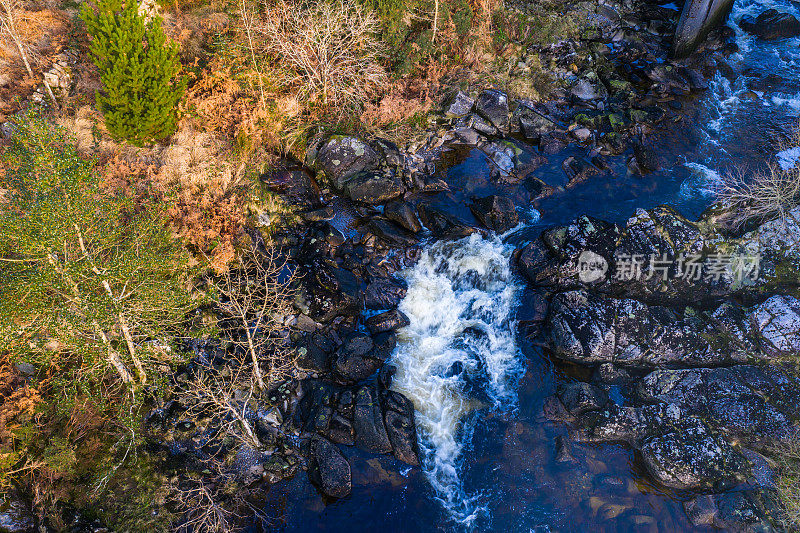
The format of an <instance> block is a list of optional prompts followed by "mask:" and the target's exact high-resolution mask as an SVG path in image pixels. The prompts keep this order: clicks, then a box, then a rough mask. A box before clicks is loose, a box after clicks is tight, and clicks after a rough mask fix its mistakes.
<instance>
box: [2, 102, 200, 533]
mask: <svg viewBox="0 0 800 533" xmlns="http://www.w3.org/2000/svg"><path fill="white" fill-rule="evenodd" d="M14 126H15V134H14V136H13V139H12V141H11V143H10V145H9V146H8V147H7V148H6V149H5V151H4V152H3V155H2V163H3V165H4V167H5V172H4V173H3V174H2V175H0V189H2V190H4V191H5V195H4V198H3V206H2V207H3V209H2V210H0V276H2V278H3V286H2V291H0V343H1V344H0V346H2V350H3V352H2V353H0V389H5V392H4V402H3V403H2V404H0V418H1V419H2V420H3V421H4V422H5V424H3V426H4V427H3V428H2V429H0V486H2V485H6V484H8V483H11V482H16V483H22V484H23V485H26V486H28V487H29V488H31V487H33V488H34V489H35V490H37V491H41V498H43V499H44V500H45V501H50V500H52V501H55V500H58V501H68V502H81V501H83V502H84V503H85V501H86V500H87V499H88V498H90V495H89V494H87V491H86V490H85V486H84V487H83V488H82V485H86V484H88V486H90V487H92V489H93V491H92V492H91V496H94V497H99V496H100V495H102V494H103V490H104V487H106V486H107V484H108V482H109V480H110V479H112V478H113V477H114V472H115V471H116V469H117V468H118V467H119V466H121V465H122V464H124V463H126V462H127V461H129V460H130V459H131V458H132V457H133V456H134V455H135V452H132V450H136V448H137V447H138V446H139V444H140V440H141V437H140V435H139V433H140V432H139V431H138V428H139V426H140V420H141V410H142V406H143V403H144V402H145V400H146V397H147V396H148V394H153V393H155V392H157V390H158V387H159V386H160V385H161V381H162V380H163V379H164V377H165V376H166V375H168V373H169V369H170V367H171V366H173V365H175V364H176V363H178V362H179V358H178V357H177V356H176V355H174V351H173V350H172V349H171V347H170V346H169V339H171V338H173V337H174V335H175V334H176V333H177V332H178V331H179V328H180V329H185V326H184V324H183V323H184V316H185V314H186V312H187V311H188V309H189V308H190V307H191V305H192V302H191V300H190V296H189V292H188V291H187V286H186V285H187V279H186V276H185V275H183V274H184V273H185V272H186V257H185V253H184V251H183V248H182V246H180V244H179V243H177V242H176V241H174V240H173V238H172V236H171V235H170V233H169V231H168V230H167V229H166V227H165V217H164V213H163V210H162V207H161V205H160V204H159V202H157V201H156V200H155V199H154V198H150V197H147V196H144V197H139V198H131V197H129V196H127V195H122V194H115V193H112V192H108V191H106V190H104V187H103V186H102V184H101V182H100V180H99V179H98V176H97V173H96V172H95V168H94V163H93V162H92V161H90V160H87V159H85V158H83V157H81V156H80V155H79V154H78V153H77V151H76V148H75V146H74V145H73V143H72V140H71V139H70V138H69V136H68V135H67V133H66V131H65V130H64V129H63V128H60V127H57V126H54V125H53V124H51V123H50V122H48V121H47V120H45V119H43V118H40V117H38V116H36V115H33V114H29V115H27V116H23V117H21V118H19V119H17V120H16V121H15V124H14ZM21 372H24V373H26V374H27V377H26V378H24V379H23V376H22V375H21ZM129 474H130V473H129ZM79 480H83V481H81V482H79ZM44 508H46V506H44ZM54 512H55V511H54ZM122 514H124V513H122ZM49 518H50V519H51V520H53V521H55V522H54V523H57V521H58V517H57V516H54V517H49Z"/></svg>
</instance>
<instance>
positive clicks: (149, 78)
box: [81, 0, 186, 146]
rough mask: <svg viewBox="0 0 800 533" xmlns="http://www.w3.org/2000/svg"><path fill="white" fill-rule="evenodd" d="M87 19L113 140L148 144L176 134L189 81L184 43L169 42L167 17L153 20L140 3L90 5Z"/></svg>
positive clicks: (113, 0)
mask: <svg viewBox="0 0 800 533" xmlns="http://www.w3.org/2000/svg"><path fill="white" fill-rule="evenodd" d="M81 18H82V19H83V21H84V22H85V23H86V29H87V31H88V32H89V35H91V36H92V45H91V53H92V59H93V60H94V63H95V65H97V68H98V69H99V70H100V79H101V81H102V82H103V92H102V93H98V94H97V103H98V105H99V107H100V110H101V111H102V112H103V115H104V116H105V119H106V127H107V128H108V131H109V133H110V134H111V135H112V137H114V138H115V139H117V140H120V139H125V140H127V141H128V142H130V143H131V144H133V145H136V146H142V145H143V144H145V143H149V142H152V141H154V140H159V139H163V138H165V137H169V136H170V135H172V133H174V131H175V127H176V112H177V109H176V104H177V103H178V102H179V101H180V99H181V97H182V96H183V92H184V90H185V89H186V81H185V80H184V79H182V78H181V77H179V75H178V73H179V71H180V63H179V61H178V45H177V44H176V43H169V44H167V42H166V36H165V35H164V31H163V29H162V27H161V19H159V18H158V17H152V18H151V19H150V20H147V18H146V17H145V16H144V15H142V14H140V13H139V11H138V4H137V2H136V1H134V0H129V1H127V2H126V3H125V4H123V3H122V1H121V0H99V2H98V4H97V8H96V9H92V8H90V7H88V5H87V4H84V6H83V8H82V11H81Z"/></svg>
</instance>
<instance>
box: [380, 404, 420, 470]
mask: <svg viewBox="0 0 800 533" xmlns="http://www.w3.org/2000/svg"><path fill="white" fill-rule="evenodd" d="M382 399H383V405H384V410H385V414H384V422H385V425H386V432H387V434H388V436H389V440H390V441H391V443H392V453H393V454H394V456H395V457H396V458H397V459H399V460H400V461H403V462H404V463H407V464H410V465H412V466H419V450H418V448H417V427H416V424H415V423H414V405H413V404H412V403H411V401H410V400H409V399H408V398H406V397H405V396H403V395H402V394H400V393H399V392H395V391H390V390H386V391H384V392H383V398H382Z"/></svg>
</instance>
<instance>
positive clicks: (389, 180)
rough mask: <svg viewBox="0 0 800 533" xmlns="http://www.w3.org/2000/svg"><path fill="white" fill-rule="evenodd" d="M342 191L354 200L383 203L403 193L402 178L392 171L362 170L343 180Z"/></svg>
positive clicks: (374, 203)
mask: <svg viewBox="0 0 800 533" xmlns="http://www.w3.org/2000/svg"><path fill="white" fill-rule="evenodd" d="M341 188H342V192H344V194H346V195H347V196H348V197H349V198H350V199H351V200H353V201H354V202H360V203H362V204H370V205H377V204H385V203H386V202H388V201H390V200H393V199H395V198H398V197H400V196H402V195H403V192H404V190H405V189H404V188H403V180H402V179H401V178H400V176H398V175H397V173H396V172H394V171H390V170H387V171H381V172H375V171H363V172H359V173H357V174H355V175H353V176H352V177H350V178H349V179H348V180H347V181H346V182H344V184H343V186H342V187H341Z"/></svg>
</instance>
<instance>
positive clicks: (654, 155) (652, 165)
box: [633, 143, 661, 174]
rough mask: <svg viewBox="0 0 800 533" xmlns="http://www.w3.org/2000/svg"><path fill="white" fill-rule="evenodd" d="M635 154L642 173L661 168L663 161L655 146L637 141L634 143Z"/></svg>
mask: <svg viewBox="0 0 800 533" xmlns="http://www.w3.org/2000/svg"><path fill="white" fill-rule="evenodd" d="M633 154H634V158H635V159H636V165H637V167H638V169H639V173H640V174H647V173H649V172H655V171H656V170H660V169H661V161H660V159H659V156H658V152H657V151H656V149H655V148H654V147H652V146H648V145H645V144H641V143H636V144H634V145H633Z"/></svg>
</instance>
